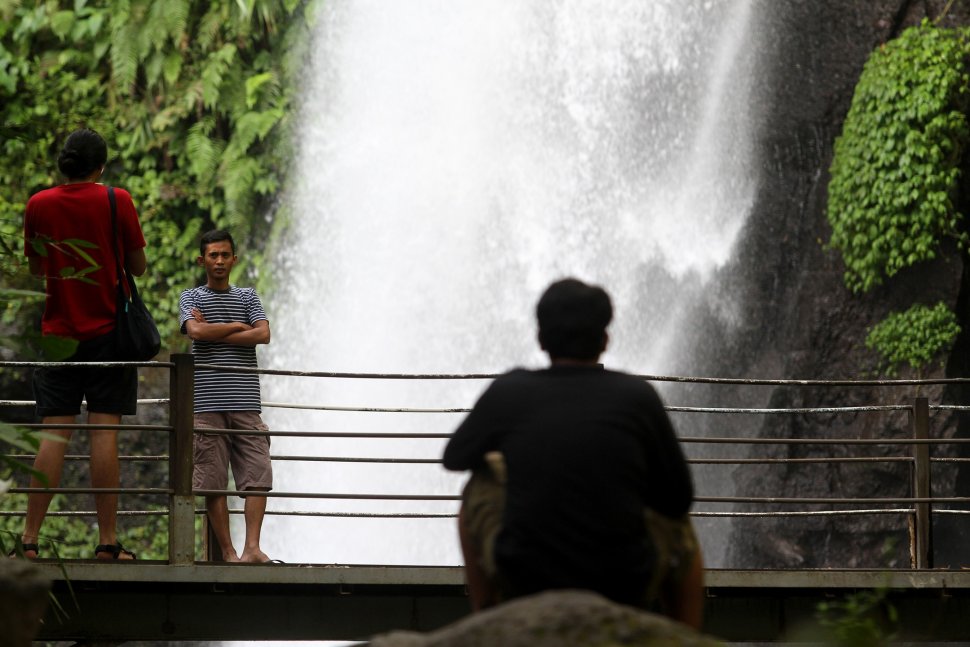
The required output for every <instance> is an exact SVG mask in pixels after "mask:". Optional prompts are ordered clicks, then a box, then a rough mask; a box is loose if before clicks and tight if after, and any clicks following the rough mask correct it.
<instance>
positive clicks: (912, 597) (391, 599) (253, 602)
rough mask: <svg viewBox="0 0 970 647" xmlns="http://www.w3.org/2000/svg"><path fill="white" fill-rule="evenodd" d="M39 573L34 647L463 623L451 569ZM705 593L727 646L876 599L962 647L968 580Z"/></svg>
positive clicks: (159, 565)
mask: <svg viewBox="0 0 970 647" xmlns="http://www.w3.org/2000/svg"><path fill="white" fill-rule="evenodd" d="M40 568H41V569H43V571H44V573H45V574H46V575H47V576H49V577H50V578H51V579H52V580H53V581H54V584H55V586H54V594H55V595H56V596H57V597H58V598H59V599H60V600H61V601H62V602H61V603H62V605H63V606H64V610H65V612H66V613H67V614H68V616H67V617H66V618H65V617H58V616H57V614H55V613H54V612H53V611H50V612H49V613H48V616H47V618H46V619H45V622H44V625H43V627H42V629H41V632H40V635H39V636H38V638H39V639H41V640H51V641H54V640H75V641H96V642H111V643H119V642H123V641H127V640H143V641H144V640H158V641H183V640H184V641H189V640H191V641H197V640H349V641H353V640H361V641H362V640H366V639H367V638H369V637H371V636H374V635H375V634H378V633H383V632H387V631H392V630H400V629H407V630H414V631H430V630H433V629H437V628H440V627H442V626H444V625H446V624H448V623H450V622H453V621H455V620H458V619H460V618H462V617H464V616H466V615H467V614H468V613H469V606H468V599H467V596H466V593H465V586H464V575H463V573H462V569H461V568H460V567H437V566H430V567H429V566H410V567H409V566H403V567H402V566H331V565H320V564H287V565H277V566H229V565H212V564H205V563H198V564H192V565H187V566H171V565H169V564H167V563H165V562H139V563H133V564H124V563H119V564H110V565H103V564H99V563H95V562H94V560H91V561H88V562H70V563H66V564H64V565H63V570H62V565H59V564H56V563H50V562H47V563H42V564H40ZM68 582H70V587H71V588H72V589H73V595H72V594H71V593H70V591H69V590H68ZM706 585H707V601H706V606H705V630H706V631H707V632H708V633H710V634H711V635H714V636H717V637H720V638H722V639H724V640H727V641H732V642H749V641H750V642H758V641H776V640H782V639H784V638H788V637H791V636H792V635H793V634H795V633H797V631H798V630H799V628H800V627H805V626H809V625H812V624H813V623H814V619H815V614H816V611H817V607H818V604H819V603H821V602H833V601H836V600H840V599H844V598H845V596H847V595H850V594H852V593H855V592H858V591H862V590H884V591H885V592H886V600H887V602H888V603H889V604H891V605H892V607H893V608H894V609H895V611H896V612H897V613H898V617H899V622H898V625H899V630H898V638H899V639H900V640H907V641H912V642H923V641H925V642H936V643H938V642H956V643H961V644H967V643H970V622H967V618H968V617H970V616H968V614H970V572H967V571H941V570H940V571H938V570H894V571H881V570H850V569H839V570H835V569H832V570H801V571H794V570H786V571H754V570H719V569H713V570H708V571H707V573H706ZM75 598H76V602H77V606H76V607H75V606H73V605H74V599H75Z"/></svg>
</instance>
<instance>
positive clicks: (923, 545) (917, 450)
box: [913, 398, 933, 568]
mask: <svg viewBox="0 0 970 647" xmlns="http://www.w3.org/2000/svg"><path fill="white" fill-rule="evenodd" d="M929 430H930V406H929V401H928V400H927V399H926V398H916V399H915V400H914V402H913V438H914V439H915V440H925V439H928V438H929V437H930V433H929ZM913 458H914V459H915V462H914V466H915V467H914V470H913V496H915V497H916V498H917V499H928V498H929V497H930V496H931V487H930V446H929V445H928V444H926V443H920V444H916V445H914V446H913ZM932 516H933V510H932V506H931V505H930V504H929V503H917V504H916V530H915V546H914V553H915V555H916V568H933V518H932Z"/></svg>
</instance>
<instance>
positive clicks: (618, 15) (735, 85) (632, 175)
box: [237, 0, 757, 564]
mask: <svg viewBox="0 0 970 647" xmlns="http://www.w3.org/2000/svg"><path fill="white" fill-rule="evenodd" d="M753 2H754V0H651V1H650V2H644V1H643V0H597V1H595V2H594V1H592V0H536V1H526V0H505V1H501V2H478V1H475V0H415V1H412V2H385V1H382V0H353V1H352V2H351V1H343V2H340V1H333V2H327V3H324V6H323V7H322V8H321V13H320V15H319V17H318V22H317V24H316V25H315V27H314V38H313V49H312V56H311V60H310V61H309V63H308V67H307V70H306V73H305V75H304V78H305V79H306V83H305V87H304V88H303V89H302V97H301V107H300V110H299V114H298V115H297V117H296V118H298V119H299V127H298V129H297V131H298V142H297V147H298V159H297V160H296V165H295V168H296V172H295V177H292V178H290V182H289V188H288V191H287V195H286V197H285V199H286V200H287V202H288V203H289V205H290V206H291V207H292V213H293V216H292V221H291V222H290V223H288V228H287V233H286V234H285V235H284V237H283V240H282V242H281V243H280V244H279V245H278V246H277V249H276V251H275V252H274V257H275V263H276V266H275V274H276V276H277V277H278V280H277V283H278V287H277V289H275V290H273V291H272V293H267V294H264V295H263V298H264V301H265V302H266V304H267V310H268V313H269V315H270V319H271V322H272V329H273V342H272V344H271V345H270V346H268V347H266V348H265V349H261V351H260V352H261V353H262V362H263V364H264V365H268V366H270V367H272V368H285V369H292V370H308V371H347V372H384V373H387V372H400V373H497V372H502V371H505V370H507V369H509V368H512V367H514V366H523V365H524V366H540V365H542V364H543V363H544V358H543V356H542V355H541V353H540V352H539V349H538V346H537V344H536V341H535V336H536V330H535V324H534V315H533V309H534V305H535V301H536V300H537V298H538V296H539V294H540V293H541V291H542V290H543V289H544V288H545V287H546V285H548V284H549V283H550V282H551V281H553V280H555V279H557V278H560V277H562V276H566V275H572V276H576V277H578V278H581V279H584V280H587V281H592V282H595V283H598V284H601V285H603V286H604V287H605V288H606V289H607V290H608V291H609V292H610V293H611V295H612V296H613V299H614V305H615V309H616V313H617V316H616V320H615V322H614V323H613V325H612V327H611V331H610V332H611V346H610V349H609V351H608V352H607V354H606V355H605V356H604V358H603V361H604V362H605V363H606V365H607V366H609V367H611V368H618V369H623V370H628V371H631V372H635V373H655V374H656V373H665V372H667V373H671V372H675V371H677V370H683V369H684V367H686V366H689V365H690V361H691V359H692V358H691V354H690V332H691V330H692V325H691V322H690V321H689V320H687V319H686V318H685V316H684V313H685V312H686V311H687V310H688V309H689V307H690V305H691V304H692V303H694V302H695V300H697V299H707V300H709V301H710V302H712V303H715V304H716V307H715V308H713V311H714V312H715V313H716V315H715V316H721V317H724V318H726V319H727V320H729V321H730V320H731V319H732V318H733V317H736V316H737V313H738V312H739V308H740V306H741V304H737V303H735V302H733V301H732V300H731V298H730V295H721V294H714V293H711V292H710V286H711V280H710V279H711V278H712V277H713V276H715V275H716V273H717V271H718V269H719V268H720V267H721V266H723V264H724V263H725V262H726V261H727V260H728V259H729V258H730V255H731V252H732V248H733V245H734V242H735V240H736V238H737V237H738V234H739V231H740V230H741V228H742V226H743V224H744V222H745V218H746V216H747V214H748V212H749V210H750V208H751V205H752V202H753V199H754V194H755V188H756V181H757V177H756V163H755V160H754V159H753V155H752V150H753V142H752V139H753V138H752V136H751V133H750V132H749V130H750V123H751V121H752V115H753V114H754V108H753V106H754V105H755V103H756V102H754V101H753V100H752V97H751V96H750V95H751V81H750V79H751V76H752V74H751V69H752V68H753V65H754V53H753V52H754V51H755V47H754V46H753V44H752V43H753V42H754V40H753V38H754V34H755V32H756V29H755V27H754V25H752V22H753V20H754V15H753V12H752V3H753ZM485 386H486V383H485V382H483V381H450V382H447V381H433V382H426V381H391V382H387V381H380V382H378V381H373V380H352V379H339V380H338V379H308V378H291V377H267V378H265V379H264V382H263V388H264V399H265V400H268V401H271V402H286V403H300V404H314V405H321V404H326V405H334V406H366V407H411V408H415V407H421V408H433V407H449V408H457V407H466V406H470V405H471V404H472V403H473V402H474V400H475V398H476V396H477V394H478V393H480V392H481V391H482V390H483V389H484V388H485ZM265 418H266V420H267V422H268V423H269V424H270V426H271V428H273V429H274V430H298V431H360V432H418V431H420V432H441V433H447V432H450V431H452V430H453V429H454V427H455V425H456V424H457V423H458V422H459V420H460V419H461V415H459V414H449V413H438V414H421V415H419V414H411V413H403V414H402V413H399V414H391V413H387V414H381V413H345V412H332V411H328V412H320V411H306V410H294V409H278V408H269V409H267V410H266V411H265ZM443 445H444V441H442V440H404V439H400V440H399V439H393V440H390V441H386V440H382V441H371V440H354V441H349V440H341V439H319V440H306V439H293V438H285V437H278V438H276V439H274V441H273V453H274V454H280V455H295V454H299V455H326V456H399V457H423V458H437V457H440V454H441V450H442V448H443ZM275 479H276V483H275V489H276V490H278V491H314V492H370V493H424V494H449V493H456V492H458V491H459V489H460V486H461V482H462V480H463V476H462V475H455V474H448V473H445V472H444V470H442V469H441V468H440V467H438V466H435V465H417V466H415V465H379V464H378V465H373V464H372V465H354V464H342V463H319V462H290V461H287V462H281V461H280V462H276V463H275ZM456 507H457V506H456V504H455V503H454V502H446V503H430V502H429V503H421V502H411V503H399V502H391V503H388V502H379V503H369V502H366V501H352V502H349V503H347V502H340V501H328V500H324V501H317V500H306V499H301V500H282V499H271V500H270V509H271V510H311V511H312V510H317V511H320V510H325V511H377V510H384V511H387V510H391V511H398V512H405V511H416V510H419V511H424V512H440V513H447V512H454V511H455V510H456ZM237 521H238V520H237ZM263 535H264V543H265V546H266V547H267V552H269V553H270V554H271V556H273V557H278V558H281V559H284V560H286V561H288V562H318V563H351V564H355V563H356V564H360V563H383V564H458V563H460V562H461V557H460V551H459V549H458V542H457V535H456V531H455V524H454V520H452V519H392V520H387V519H367V518H364V519H361V518H352V517H349V518H330V517H319V516H316V517H315V516H282V517H281V516H270V517H268V518H267V521H266V524H265V526H264V533H263Z"/></svg>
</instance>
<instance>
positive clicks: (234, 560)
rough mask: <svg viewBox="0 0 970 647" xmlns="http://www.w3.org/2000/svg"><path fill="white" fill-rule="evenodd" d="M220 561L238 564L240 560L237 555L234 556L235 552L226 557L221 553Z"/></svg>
mask: <svg viewBox="0 0 970 647" xmlns="http://www.w3.org/2000/svg"><path fill="white" fill-rule="evenodd" d="M222 561H224V562H227V563H228V562H232V563H238V562H239V561H240V559H239V555H237V554H236V551H232V552H231V553H229V554H228V555H226V554H225V553H223V554H222Z"/></svg>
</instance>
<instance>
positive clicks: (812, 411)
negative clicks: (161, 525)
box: [0, 354, 970, 569]
mask: <svg viewBox="0 0 970 647" xmlns="http://www.w3.org/2000/svg"><path fill="white" fill-rule="evenodd" d="M115 364H121V363H115ZM40 365H65V364H64V363H37V362H0V367H35V366H40ZM137 366H140V367H147V368H151V369H165V370H168V371H169V386H168V390H169V394H170V397H169V398H167V399H165V398H162V399H155V400H151V401H146V400H141V401H140V402H141V403H153V404H158V405H166V404H167V405H168V416H167V418H168V422H167V424H122V425H116V426H113V427H109V428H116V429H118V430H125V431H132V432H139V433H142V432H162V433H167V434H168V435H169V451H168V454H167V455H158V456H131V455H126V456H122V457H121V459H122V460H125V461H127V460H141V461H167V462H168V486H167V487H158V488H125V487H120V488H117V489H112V490H105V489H95V488H76V487H75V488H51V489H49V490H48V489H46V488H28V487H17V488H12V489H11V492H14V493H30V492H36V491H41V490H43V491H49V492H54V493H61V494H65V495H77V494H85V493H99V492H100V493H104V492H116V493H118V494H120V495H134V494H137V495H151V496H161V497H165V498H166V505H165V509H164V510H161V511H145V510H135V511H126V512H123V513H122V514H129V515H148V514H167V515H168V520H169V523H168V530H169V542H168V551H169V554H168V561H169V563H170V564H173V565H185V564H191V563H193V562H194V560H195V555H194V545H195V536H194V535H195V525H194V518H195V516H196V514H200V513H201V512H202V511H201V510H197V509H196V506H195V497H197V496H204V495H210V494H225V495H229V496H238V495H240V494H241V493H240V492H238V491H235V490H224V491H223V490H218V491H217V490H197V491H193V489H192V467H193V465H192V435H193V426H192V425H193V414H192V410H193V384H194V371H195V369H197V368H205V369H211V370H217V371H226V372H252V373H258V374H260V375H266V376H287V377H299V378H340V379H364V380H485V379H490V378H494V377H496V375H492V374H400V373H387V374H378V373H345V372H344V373H338V372H308V371H283V370H272V369H241V368H235V367H227V366H217V365H205V364H200V365H195V364H194V360H193V357H192V355H189V354H173V355H172V356H171V358H170V361H167V362H141V363H137ZM642 377H644V379H650V380H651V381H655V382H669V383H675V384H677V383H680V384H707V385H714V386H717V385H740V386H774V387H796V388H797V387H818V386H825V387H859V386H868V387H884V386H885V387H897V386H917V387H922V386H925V385H941V384H942V385H945V384H957V383H960V384H964V383H968V382H970V380H965V379H936V380H828V381H827V380H765V379H723V378H696V377H678V376H642ZM30 404H32V403H30V402H26V401H12V400H5V401H4V400H0V412H2V408H3V407H4V406H6V407H12V406H25V405H30ZM264 406H266V407H280V408H290V409H308V410H319V411H336V412H353V413H374V412H380V413H407V414H437V413H464V412H467V411H468V410H469V409H468V408H464V407H463V408H401V407H362V406H361V407H355V406H345V405H317V404H293V403H273V402H267V403H264ZM667 409H668V411H670V412H671V413H672V414H710V415H716V416H732V415H740V414H744V415H755V416H774V415H816V414H859V413H886V412H889V413H892V412H904V411H905V412H909V419H910V433H909V436H908V437H906V438H761V437H732V436H722V437H717V436H701V435H698V436H685V437H681V441H682V442H683V443H684V444H685V445H687V446H698V445H707V446H721V447H729V448H734V449H735V451H737V450H738V449H741V451H746V450H748V449H750V448H752V447H757V446H769V445H776V446H778V445H781V446H784V445H788V446H793V447H794V446H805V445H812V446H818V447H825V446H839V447H848V446H860V447H861V446H896V447H900V448H903V449H904V450H905V451H906V453H905V454H898V455H891V456H824V457H806V458H793V457H787V458H772V457H754V458H752V457H748V456H718V457H694V458H690V459H689V461H690V462H691V463H692V464H693V465H725V466H736V467H737V468H739V469H745V468H748V467H750V466H753V465H768V466H770V465H798V464H802V465H805V464H813V463H814V464H835V463H844V464H860V465H866V464H874V463H887V464H892V463H898V464H904V465H908V466H910V488H909V489H910V492H911V494H910V495H909V496H904V497H890V496H887V497H846V496H817V497H757V496H744V495H729V496H728V495H717V496H715V495H712V494H709V493H706V492H703V491H701V492H699V494H698V496H697V497H696V500H697V502H698V503H700V504H711V505H714V506H733V507H734V508H733V509H729V510H698V511H695V512H693V513H692V514H693V515H694V516H695V517H697V518H705V517H707V518H721V517H728V518H745V517H771V516H788V517H831V516H845V517H849V516H858V515H901V516H903V517H905V518H906V526H907V528H908V532H909V540H910V555H911V556H912V566H913V567H914V568H918V569H922V568H929V567H932V565H933V564H932V554H933V546H932V532H931V529H932V516H933V514H970V508H968V509H967V510H957V509H941V508H939V507H938V506H940V505H943V504H960V505H964V504H970V497H959V496H952V497H934V496H933V495H932V490H931V481H932V468H933V465H934V463H960V462H968V461H970V459H967V458H952V457H951V458H946V457H931V452H930V449H931V448H932V447H933V446H942V445H947V444H950V445H958V444H965V443H970V439H967V438H933V437H932V435H931V433H930V412H931V411H949V412H964V411H967V410H970V407H964V406H959V405H944V404H937V405H932V406H931V405H930V403H929V399H928V398H927V397H915V398H912V400H911V402H910V403H908V404H892V405H873V406H848V407H799V408H743V407H688V406H668V407H667ZM18 426H22V427H26V428H30V429H46V428H64V427H65V425H44V424H38V423H26V424H22V425H18ZM68 427H70V428H72V429H78V430H86V429H92V428H97V429H104V428H105V426H104V425H98V426H92V425H86V424H76V425H69V426H68ZM206 431H207V433H227V434H232V433H260V432H248V431H247V432H238V431H232V430H212V429H207V430H206ZM262 433H266V434H267V435H270V436H273V437H277V436H279V437H283V436H290V437H305V438H350V439H353V438H368V439H386V438H395V439H402V438H411V439H414V438H435V439H445V438H447V437H448V435H449V434H447V433H366V432H334V431H296V430H273V431H269V432H262ZM21 458H23V459H24V460H29V459H30V457H29V456H21ZM67 458H68V460H81V459H84V458H86V456H81V455H71V456H68V457H67ZM272 459H273V460H274V461H308V462H314V461H317V462H345V463H385V464H405V465H407V464H411V465H420V464H435V463H439V462H440V459H439V458H437V457H421V458H409V457H368V456H363V457H345V456H302V455H301V456H294V455H273V456H272ZM245 494H246V495H248V496H266V497H273V498H289V499H310V498H313V499H343V500H364V499H367V500H378V501H402V500H404V501H454V502H456V503H455V506H454V510H453V511H450V512H444V513H429V512H413V513H408V512H405V513H400V512H398V513H394V512H378V513H355V512H309V511H299V510H296V511H273V510H268V511H267V514H289V515H323V516H380V517H390V518H393V517H409V518H433V517H454V516H456V513H457V501H458V500H459V498H460V496H459V493H458V492H454V493H452V494H446V495H441V494H354V493H343V494H335V493H326V492H275V491H274V492H268V493H261V492H246V493H245ZM780 505H787V506H802V507H807V506H815V507H816V508H817V507H818V506H830V507H833V508H835V507H837V506H846V505H853V506H864V507H856V508H852V509H827V510H820V509H786V510H778V509H769V508H776V507H777V506H780ZM737 506H746V507H753V508H755V509H754V510H740V509H737ZM8 514H9V513H8ZM15 514H16V513H15ZM55 514H56V513H55ZM66 514H76V515H83V514H93V513H90V512H84V511H82V512H71V513H66Z"/></svg>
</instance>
